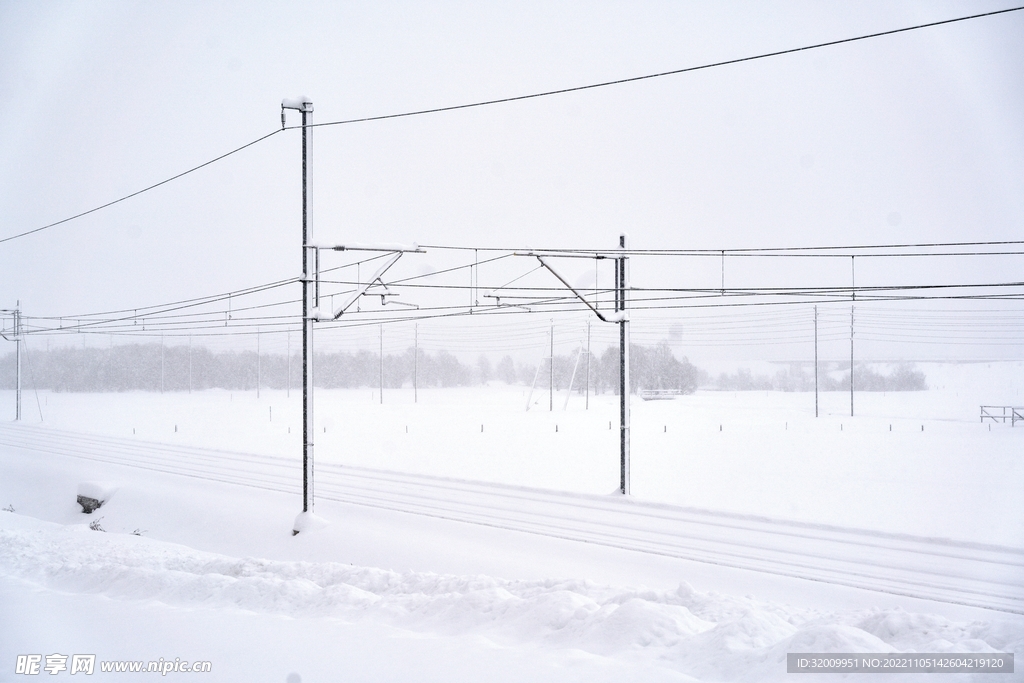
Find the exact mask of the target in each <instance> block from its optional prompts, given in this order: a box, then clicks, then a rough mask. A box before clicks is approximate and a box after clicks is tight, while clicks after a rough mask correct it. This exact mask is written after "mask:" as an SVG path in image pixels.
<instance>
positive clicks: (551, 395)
mask: <svg viewBox="0 0 1024 683" xmlns="http://www.w3.org/2000/svg"><path fill="white" fill-rule="evenodd" d="M549 339H550V341H551V355H550V356H549V359H548V410H549V411H552V410H554V409H555V319H554V318H552V319H551V334H550V336H549Z"/></svg>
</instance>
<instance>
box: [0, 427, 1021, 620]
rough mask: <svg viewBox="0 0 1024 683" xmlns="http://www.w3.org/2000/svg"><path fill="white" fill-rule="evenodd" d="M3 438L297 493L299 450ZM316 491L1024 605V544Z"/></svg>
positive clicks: (467, 493)
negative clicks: (288, 454)
mask: <svg viewBox="0 0 1024 683" xmlns="http://www.w3.org/2000/svg"><path fill="white" fill-rule="evenodd" d="M0 444H2V445H5V446H10V447H14V448H18V449H23V450H27V451H37V452H47V453H55V454H59V455H65V456H71V457H77V458H83V459H89V460H96V461H101V462H107V463H112V464H118V465H127V466H131V467H139V468H144V469H149V470H153V471H158V472H164V473H169V474H177V475H182V476H187V477H195V478H201V479H207V480H211V481H218V482H225V483H231V484H241V485H244V486H252V487H257V488H263V489H269V490H274V491H282V492H288V493H298V492H299V491H300V489H301V476H300V471H301V469H300V466H299V463H298V461H297V460H291V459H287V458H279V457H273V456H262V455H250V454H244V453H233V452H228V451H215V450H208V449H201V448H191V447H184V446H175V445H169V444H159V443H152V442H144V441H136V440H134V439H119V438H115V437H106V436H94V435H85V434H77V433H71V432H61V431H56V430H49V429H44V428H39V427H29V426H25V425H3V426H0ZM316 493H317V498H320V499H325V500H332V501H338V502H344V503H350V504H356V505H363V506H369V507H375V508H382V509H386V510H392V511H399V512H406V513H412V514H419V515H427V516H431V517H436V518H441V519H446V520H451V521H458V522H465V523H471V524H478V525H485V526H490V527H496V528H501V529H507V530H513V531H520V532H526V533H533V534H539V535H544V536H550V537H556V538H562V539H567V540H572V541H581V542H586V543H593V544H598V545H603V546H608V547H612V548H619V549H623V550H630V551H636V552H644V553H650V554H657V555H664V556H668V557H674V558H679V559H685V560H691V561H696V562H702V563H710V564H716V565H721V566H727V567H733V568H738V569H744V570H751V571H757V572H764V573H771V574H777V575H782V576H787V577H793V578H800V579H807V580H812V581H820V582H824V583H832V584H837V585H843V586H849V587H854V588H863V589H867V590H873V591H880V592H885V593H892V594H896V595H902V596H906V597H913V598H922V599H928V600H937V601H941V602H949V603H955V604H963V605H969V606H974V607H983V608H988V609H994V610H999V611H1004V612H1010V613H1015V614H1024V549H1020V548H1008V547H1002V546H995V545H988V544H980V543H971V542H964V541H951V540H947V539H931V538H923V537H917V536H910V535H906V534H888V533H885V532H873V531H867V530H860V529H848V528H841V527H834V526H826V525H815V524H809V523H798V522H789V521H781V520H772V519H767V518H761V517H756V516H752V515H741V514H730V513H722V512H713V511H707V510H697V509H690V508H684V507H677V506H671V505H663V504H657V503H645V502H642V501H637V500H633V499H623V498H619V497H614V496H595V495H586V494H574V493H563V492H557V491H547V490H543V489H530V488H526V487H516V486H508V485H502V484H489V483H482V482H472V481H464V480H456V479H445V478H441V477H432V476H426V475H416V474H406V473H398V472H386V471H379V470H372V469H367V468H359V467H347V466H346V467H342V466H340V465H336V464H331V463H323V464H318V465H317V480H316Z"/></svg>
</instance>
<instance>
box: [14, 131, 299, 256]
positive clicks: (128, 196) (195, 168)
mask: <svg viewBox="0 0 1024 683" xmlns="http://www.w3.org/2000/svg"><path fill="white" fill-rule="evenodd" d="M280 132H281V131H280V130H275V131H273V132H270V133H267V134H266V135H264V136H262V137H259V138H256V139H255V140H253V141H252V142H247V143H245V144H244V145H242V146H241V147H236V148H235V149H233V150H231V151H230V152H227V153H225V154H221V155H220V156H219V157H214V158H213V159H210V160H209V161H204V162H203V163H201V164H199V165H198V166H193V167H192V168H190V169H188V170H187V171H182V172H181V173H179V174H177V175H173V176H171V177H170V178H166V179H165V180H161V181H160V182H158V183H154V184H153V185H150V186H149V187H144V188H142V189H141V190H137V191H135V192H132V193H131V194H126V195H125V196H123V197H121V198H119V199H115V200H114V201H112V202H107V203H106V204H102V205H100V206H97V207H95V208H92V209H89V210H88V211H83V212H82V213H76V214H75V215H74V216H69V217H68V218H64V219H61V220H59V221H56V222H55V223H50V224H49V225H44V226H42V227H40V228H34V229H32V230H26V231H25V232H20V233H18V234H17V235H11V236H10V237H4V238H2V239H0V244H3V243H4V242H9V241H11V240H16V239H18V238H19V237H25V236H27V235H32V234H34V233H37V232H41V231H43V230H48V229H49V228H55V227H57V226H58V225H62V224H64V223H67V222H69V221H73V220H75V219H76V218H81V217H82V216H88V215H89V214H91V213H96V212H97V211H99V210H101V209H105V208H107V207H109V206H113V205H114V204H119V203H120V202H123V201H125V200H126V199H131V198H132V197H137V196H138V195H140V194H142V193H143V192H149V191H150V190H154V189H156V188H158V187H160V186H161V185H166V184H167V183H169V182H171V181H173V180H177V179H178V178H181V177H184V176H187V175H188V174H189V173H192V172H194V171H198V170H199V169H201V168H205V167H206V166H209V165H210V164H213V163H216V162H218V161H220V160H221V159H226V158H227V157H229V156H231V155H232V154H236V153H238V152H241V151H242V150H243V149H246V148H247V147H252V146H253V145H255V144H258V143H260V142H263V141H264V140H266V139H267V138H269V137H272V136H274V135H277V134H278V133H280Z"/></svg>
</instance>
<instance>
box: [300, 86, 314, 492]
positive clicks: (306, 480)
mask: <svg viewBox="0 0 1024 683" xmlns="http://www.w3.org/2000/svg"><path fill="white" fill-rule="evenodd" d="M312 109H313V107H312V106H309V107H308V110H309V111H312ZM309 111H307V108H306V107H305V106H304V107H303V109H302V112H301V113H302V511H303V512H312V511H313V317H312V316H311V315H310V310H309V309H310V306H309V304H310V298H311V297H312V294H313V292H312V291H311V289H312V288H311V286H310V285H311V284H312V278H311V277H310V272H309V268H310V265H312V264H310V263H309V248H310V247H309V227H308V209H307V206H308V203H307V194H306V178H307V171H306V156H307V137H306V136H307V130H308V129H307V126H306V124H307V116H308V114H309Z"/></svg>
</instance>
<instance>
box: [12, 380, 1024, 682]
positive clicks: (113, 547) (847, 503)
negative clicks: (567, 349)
mask: <svg viewBox="0 0 1024 683" xmlns="http://www.w3.org/2000/svg"><path fill="white" fill-rule="evenodd" d="M992 365H993V367H989V368H986V367H985V366H984V365H959V366H952V365H950V366H941V365H935V366H923V369H924V370H925V372H926V374H927V376H928V381H929V385H930V386H931V387H933V388H932V389H931V390H929V391H927V392H918V393H909V394H887V395H881V394H857V395H856V397H855V398H856V405H855V409H856V413H857V416H856V417H855V418H853V419H851V418H850V417H849V396H848V395H846V394H823V395H822V403H821V415H822V417H819V418H817V419H815V418H814V402H813V401H814V397H813V394H801V393H794V394H780V393H775V392H772V393H767V394H766V393H765V392H739V393H736V394H733V393H714V392H699V393H698V394H695V395H693V396H688V397H682V398H678V399H675V400H672V401H660V402H650V403H643V402H640V401H635V402H634V423H633V480H632V485H633V491H634V497H635V498H636V499H637V501H638V502H639V503H643V504H644V505H648V504H667V505H669V506H670V507H669V508H665V509H675V508H673V507H672V506H683V507H685V508H686V509H689V510H694V509H700V508H703V509H707V510H714V511H719V512H726V513H735V514H746V515H756V516H759V517H761V518H764V520H765V522H764V523H765V524H774V523H775V522H773V520H788V521H789V522H798V523H806V524H816V525H831V526H834V527H842V528H848V529H867V530H877V531H880V532H885V533H887V534H890V535H891V534H914V535H917V536H920V537H930V538H936V539H943V538H945V539H955V541H956V542H957V543H959V544H960V545H958V546H957V547H959V548H963V547H967V545H969V544H970V543H975V544H990V545H993V546H1000V547H1002V548H1004V549H1006V550H1007V552H1008V553H1009V555H1010V556H1013V555H1014V553H1016V556H1017V557H1019V558H1021V561H1020V563H1019V564H1017V565H1015V566H1017V569H1016V570H1013V569H1012V568H1011V571H1017V573H1018V576H1019V577H1020V581H1019V582H1018V585H1024V550H1020V549H1021V548H1024V521H1022V520H1024V514H1022V512H1024V502H1022V498H1021V496H1020V491H1022V490H1024V457H1022V453H1024V428H1021V426H1020V425H1019V426H1018V427H1017V428H1015V429H1014V428H1011V427H1010V425H1009V424H1007V425H1005V426H1004V425H1001V424H999V425H994V426H992V427H991V429H989V427H988V426H987V425H981V424H980V423H979V420H978V406H979V405H981V404H997V405H1002V404H1007V405H1009V404H1018V405H1019V404H1020V403H1024V401H1021V400H1019V399H1017V395H1016V392H1017V391H1019V387H1021V385H1022V384H1024V381H1022V379H1024V366H1022V365H1021V364H1009V363H1006V364H992ZM527 393H528V390H523V389H522V388H519V387H516V388H506V387H490V388H474V389H454V390H429V391H427V390H421V391H420V392H419V402H418V403H417V404H415V405H414V404H413V403H412V392H411V391H409V390H402V391H398V390H395V391H389V390H385V394H384V403H383V405H382V404H380V402H379V396H377V395H376V393H375V392H371V391H370V390H359V391H318V392H317V406H316V409H317V457H318V459H319V461H320V462H324V463H339V464H342V465H347V466H350V467H349V469H358V468H375V469H378V470H389V471H393V472H408V473H412V474H420V475H431V476H432V477H435V478H448V479H449V480H477V481H483V482H495V483H497V484H501V485H513V486H519V487H528V488H525V489H522V490H524V491H529V490H530V489H531V488H532V489H549V490H553V491H564V492H569V493H572V494H575V495H584V496H585V497H586V496H590V497H591V498H593V496H595V495H597V496H599V497H601V496H609V497H610V496H611V494H610V492H611V491H612V489H614V488H615V486H616V484H617V480H618V462H617V444H616V439H615V434H616V432H615V429H614V428H615V427H616V425H615V424H614V420H615V415H616V408H617V405H616V399H615V397H610V396H607V395H604V396H599V397H591V404H590V410H583V405H582V404H583V399H582V397H576V396H574V397H572V398H571V399H570V401H569V406H568V410H565V411H563V410H562V402H563V401H564V398H565V397H564V394H563V395H561V396H559V395H556V396H555V401H554V404H555V410H554V411H552V412H549V411H548V410H547V408H548V396H547V393H546V392H545V391H538V392H537V393H535V394H534V401H535V404H534V405H533V406H532V407H531V410H530V411H529V412H527V411H526V410H525V407H526V398H527V396H526V394H527ZM25 398H26V405H25V407H24V414H25V418H26V420H25V422H26V423H28V424H27V425H26V426H27V427H28V429H27V430H21V432H20V433H23V434H27V435H28V436H26V437H25V438H30V437H31V433H32V430H36V431H37V430H38V428H37V427H33V426H32V425H33V423H38V422H39V420H38V418H39V413H40V412H41V413H42V415H43V417H44V420H43V426H44V427H45V428H46V429H47V430H51V429H52V430H66V431H68V432H81V433H92V434H101V435H107V436H109V437H118V438H120V439H123V440H125V441H127V440H131V439H135V440H136V441H138V442H139V443H140V444H141V443H143V442H163V443H167V444H175V445H177V446H180V447H182V448H183V452H185V451H187V448H188V447H191V446H195V447H205V448H215V449H223V450H225V451H232V452H236V453H253V454H262V455H265V456H277V457H280V458H290V459H292V460H293V461H294V462H295V464H296V467H295V468H294V473H295V479H296V482H295V485H297V483H298V480H299V476H300V470H299V469H298V467H297V463H298V456H299V448H300V442H299V440H298V430H299V424H300V423H299V419H298V409H299V397H298V394H297V393H296V392H292V395H291V397H290V398H289V397H286V396H285V395H284V392H270V391H263V392H261V396H260V398H259V399H258V400H257V399H256V397H255V395H254V393H248V394H242V393H237V392H236V393H233V394H232V393H231V392H219V391H214V392H203V393H196V394H192V395H187V394H170V393H168V394H163V395H146V394H124V395H114V394H109V395H74V394H50V393H40V394H39V397H38V404H37V399H36V396H35V395H34V394H33V393H31V392H28V393H26V395H25ZM11 403H12V397H11V396H10V392H6V393H5V394H4V395H3V396H2V397H0V410H2V409H6V408H7V407H8V406H10V404H11ZM844 413H845V414H844ZM609 421H611V422H612V427H613V429H612V430H609V428H608V423H609ZM556 425H557V432H556V429H555V428H556ZM890 425H891V431H890ZM922 427H923V431H922ZM289 429H290V430H291V432H290V433H289ZM481 429H482V431H481ZM406 430H408V431H406ZM15 431H17V430H15ZM133 432H134V434H133ZM9 433H13V432H11V431H10V429H6V430H5V431H4V434H9ZM7 441H8V442H9V441H11V439H7ZM111 443H116V442H111ZM142 464H144V463H142V462H139V463H133V464H124V463H123V462H99V461H97V460H89V459H86V458H84V457H76V456H75V455H68V454H60V453H51V452H45V451H42V450H32V449H31V448H28V447H24V446H11V445H6V446H0V472H2V474H0V506H5V507H9V508H13V512H0V595H2V598H0V605H3V609H4V612H5V614H6V615H8V616H7V617H5V618H4V619H3V620H0V623H2V625H0V680H8V679H12V680H18V679H21V678H23V677H22V676H17V675H15V674H13V673H12V672H13V671H14V666H15V660H16V658H17V655H19V654H32V653H36V654H42V655H49V654H53V653H62V654H67V655H71V654H79V653H94V654H96V655H97V661H114V660H146V661H147V662H148V661H151V660H159V658H161V657H162V658H163V659H164V660H174V659H175V658H176V657H177V658H180V659H181V660H188V661H197V660H198V661H204V660H205V661H210V662H212V666H213V672H212V673H211V674H207V676H208V677H209V678H210V680H218V681H220V680H228V681H234V680H238V681H252V680H268V681H285V680H286V678H287V676H288V675H289V674H290V673H297V674H299V675H301V677H302V680H304V681H307V682H308V681H318V680H365V681H376V680H442V679H443V680H480V679H488V680H509V681H513V680H515V681H518V680H524V679H537V680H552V681H561V680H692V679H698V680H709V681H710V680H775V679H782V678H785V677H786V676H787V674H786V673H785V671H786V667H785V655H786V653H787V652H796V651H803V652H812V651H831V652H854V651H859V652H887V651H917V652H924V651H944V652H993V651H1001V652H1018V653H1019V652H1024V617H1022V616H1021V615H1018V614H1011V613H1006V612H999V611H993V610H984V609H979V608H976V607H970V606H965V605H957V604H950V603H946V602H938V601H932V600H924V599H918V598H912V597H904V596H899V595H893V594H890V593H883V592H876V591H873V590H865V589H862V588H855V587H851V586H849V585H836V584H833V583H828V582H824V581H807V580H802V579H799V578H794V577H793V576H782V575H779V574H778V573H764V572H759V571H754V570H752V569H749V568H747V569H742V568H738V567H736V566H723V565H721V564H713V563H710V562H698V561H693V560H692V559H685V558H682V557H678V556H668V555H662V554H653V553H651V552H643V551H638V550H635V549H626V548H622V547H618V548H616V547H611V546H608V545H600V544H598V543H584V542H580V541H579V540H578V539H574V538H572V537H564V538H557V537H554V536H553V535H540V534H537V533H524V532H523V531H519V530H516V529H515V528H514V527H512V528H500V526H501V525H497V524H492V525H490V526H483V525H478V524H468V523H465V522H463V521H458V520H456V519H444V518H443V517H444V515H435V516H426V515H423V514H410V513H408V512H397V511H394V510H387V509H382V508H381V507H370V506H368V505H361V504H353V503H346V502H339V501H337V500H323V501H321V502H319V503H318V504H317V508H316V511H317V513H318V514H319V515H320V516H321V517H323V518H325V519H327V520H328V521H329V524H328V525H327V526H326V527H324V528H322V529H318V530H315V531H311V532H309V533H303V534H300V535H299V536H294V537H293V536H291V534H290V529H291V526H292V521H293V519H294V517H295V514H296V513H297V512H298V509H299V506H300V500H299V499H298V497H297V496H296V495H295V493H293V492H292V490H294V486H293V488H292V489H291V490H284V489H281V490H268V489H267V488H255V487H253V486H242V485H237V484H231V483H225V482H224V481H210V480H208V479H203V478H197V477H196V476H183V475H182V474H181V473H178V474H169V473H166V472H157V471H153V470H152V469H144V468H142V467H139V466H137V465H142ZM286 464H287V463H286ZM133 465H136V466H133ZM353 466H354V467H353ZM254 468H255V465H254ZM87 481H90V482H100V483H105V484H107V485H109V486H110V487H112V488H115V489H116V492H115V493H114V494H113V496H112V497H111V498H110V500H109V502H107V503H106V504H105V505H104V506H103V507H102V508H101V509H100V510H98V511H97V512H95V513H94V514H93V515H91V516H89V515H84V514H82V513H81V512H80V508H79V507H78V506H77V505H76V503H75V496H76V493H77V491H78V486H79V484H81V483H82V482H87ZM102 488H103V487H99V490H102ZM270 488H273V486H271V487H270ZM94 490H97V489H95V488H94ZM524 504H525V503H524ZM97 520H98V525H99V526H100V527H101V528H102V529H103V530H104V531H105V532H106V533H101V532H99V531H97V530H91V529H89V527H88V524H89V523H90V522H93V521H97ZM779 523H782V522H779ZM134 531H137V532H138V534H139V535H135V534H133V533H132V532H134ZM965 544H967V545H965ZM1014 549H1017V550H1014ZM794 573H795V574H798V573H799V572H794ZM1017 664H1018V665H1017V670H1018V671H1020V668H1021V667H1020V663H1019V662H1018V663H1017ZM42 675H47V676H48V674H45V673H43V674H42ZM58 675H69V674H68V672H66V671H65V672H62V673H60V674H58ZM168 675H169V676H170V677H172V678H175V677H177V678H180V677H188V676H193V677H194V676H195V675H196V674H184V673H177V674H176V673H170V674H168ZM96 676H97V677H99V678H103V677H104V674H101V673H100V672H97V673H96ZM106 676H107V677H109V678H110V680H133V678H132V675H131V674H128V673H119V674H114V673H111V674H106ZM152 676H153V674H139V675H138V676H137V678H138V679H139V680H142V679H145V678H151V677H152ZM885 678H886V677H885V676H883V677H882V679H883V680H884V679H885ZM903 678H906V676H905V675H904V676H901V680H902V679H903ZM911 678H913V676H911ZM920 678H921V679H922V680H932V679H931V678H927V679H926V678H925V675H921V676H920ZM954 678H956V676H954ZM978 678H979V679H981V680H1000V679H1001V678H1014V679H1021V678H1024V676H1022V675H1021V674H1019V673H1018V674H1014V675H1013V676H1009V677H1006V676H1000V675H978ZM293 680H294V677H293ZM873 680H875V679H874V678H873Z"/></svg>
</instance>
